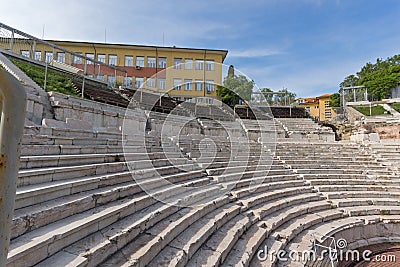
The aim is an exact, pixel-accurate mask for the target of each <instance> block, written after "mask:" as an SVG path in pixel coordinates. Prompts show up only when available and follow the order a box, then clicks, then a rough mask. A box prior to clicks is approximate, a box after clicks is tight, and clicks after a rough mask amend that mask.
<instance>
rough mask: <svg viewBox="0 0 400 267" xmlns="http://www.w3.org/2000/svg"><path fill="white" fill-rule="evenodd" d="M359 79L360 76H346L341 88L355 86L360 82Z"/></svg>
mask: <svg viewBox="0 0 400 267" xmlns="http://www.w3.org/2000/svg"><path fill="white" fill-rule="evenodd" d="M358 80H359V78H358V77H357V76H355V75H354V74H351V75H349V76H347V77H346V78H344V81H343V82H341V83H340V88H343V87H351V86H355V85H356V84H357V83H358Z"/></svg>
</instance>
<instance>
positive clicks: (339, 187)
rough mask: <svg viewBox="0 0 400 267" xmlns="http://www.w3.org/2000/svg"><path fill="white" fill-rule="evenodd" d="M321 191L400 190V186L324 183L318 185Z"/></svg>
mask: <svg viewBox="0 0 400 267" xmlns="http://www.w3.org/2000/svg"><path fill="white" fill-rule="evenodd" d="M316 188H317V189H318V191H319V192H346V191H368V192H369V191H377V192H400V186H384V185H368V184H366V185H363V184H358V185H351V186H349V185H326V186H325V185H322V186H317V187H316Z"/></svg>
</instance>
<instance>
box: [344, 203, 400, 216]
mask: <svg viewBox="0 0 400 267" xmlns="http://www.w3.org/2000/svg"><path fill="white" fill-rule="evenodd" d="M342 210H343V212H344V213H346V214H348V215H349V216H367V215H400V206H386V205H385V206H379V205H373V206H371V205H369V206H357V207H355V206H353V207H344V208H342Z"/></svg>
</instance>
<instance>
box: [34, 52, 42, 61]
mask: <svg viewBox="0 0 400 267" xmlns="http://www.w3.org/2000/svg"><path fill="white" fill-rule="evenodd" d="M34 57H35V58H34V59H35V60H37V61H41V60H42V52H40V51H36V52H35V55H34Z"/></svg>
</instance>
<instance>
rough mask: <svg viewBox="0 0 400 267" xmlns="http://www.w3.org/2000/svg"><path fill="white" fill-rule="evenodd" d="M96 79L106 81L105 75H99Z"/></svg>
mask: <svg viewBox="0 0 400 267" xmlns="http://www.w3.org/2000/svg"><path fill="white" fill-rule="evenodd" d="M96 79H97V80H100V81H104V75H97V76H96Z"/></svg>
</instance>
